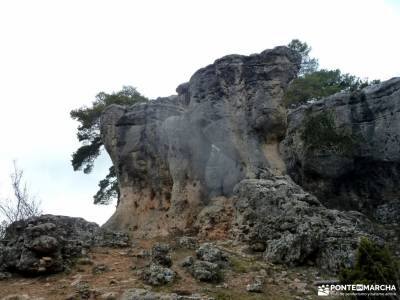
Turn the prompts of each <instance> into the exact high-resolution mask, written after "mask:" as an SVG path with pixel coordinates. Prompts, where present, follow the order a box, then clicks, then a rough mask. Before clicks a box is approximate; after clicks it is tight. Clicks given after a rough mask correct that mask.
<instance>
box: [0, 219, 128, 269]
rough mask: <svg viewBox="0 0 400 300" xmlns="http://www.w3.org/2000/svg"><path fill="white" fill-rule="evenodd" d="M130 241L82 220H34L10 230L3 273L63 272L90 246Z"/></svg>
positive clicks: (2, 250)
mask: <svg viewBox="0 0 400 300" xmlns="http://www.w3.org/2000/svg"><path fill="white" fill-rule="evenodd" d="M126 239H127V235H126V234H123V233H110V232H108V231H104V230H102V229H100V227H99V226H98V225H97V224H96V223H92V222H87V221H85V220H84V219H82V218H72V217H66V216H54V215H42V216H38V217H32V218H29V219H26V220H21V221H17V222H14V223H12V224H11V225H10V226H8V227H7V229H6V235H5V238H4V240H2V241H1V244H0V272H2V271H9V272H17V273H22V274H29V275H40V274H46V273H55V272H60V271H63V270H64V269H65V268H66V267H67V266H69V265H70V264H71V263H72V262H73V259H74V258H76V257H79V256H81V255H82V254H84V253H86V250H87V249H89V248H90V247H92V246H103V245H106V246H109V245H118V246H120V245H122V244H124V243H123V242H126ZM124 245H125V244H124ZM126 245H127V244H126ZM126 245H125V246H126Z"/></svg>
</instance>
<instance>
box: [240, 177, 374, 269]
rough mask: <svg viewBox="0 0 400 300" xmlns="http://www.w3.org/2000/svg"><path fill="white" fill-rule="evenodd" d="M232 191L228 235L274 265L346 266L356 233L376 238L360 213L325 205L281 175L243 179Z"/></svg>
mask: <svg viewBox="0 0 400 300" xmlns="http://www.w3.org/2000/svg"><path fill="white" fill-rule="evenodd" d="M235 192H236V197H235V199H234V203H235V208H236V218H235V223H234V233H236V236H237V238H238V239H239V240H242V241H245V242H247V243H249V244H250V246H252V245H257V250H258V251H263V252H264V257H265V259H267V260H269V261H272V262H274V263H284V264H288V265H300V264H314V263H316V264H317V265H318V266H320V267H321V268H323V269H325V270H326V271H330V272H336V271H338V270H339V268H340V267H341V266H343V265H344V266H351V265H352V263H353V261H354V252H355V250H356V249H357V246H358V242H359V239H360V238H361V237H369V238H371V239H374V240H377V241H378V242H382V240H381V239H380V238H378V237H377V236H376V235H375V234H374V232H375V229H374V228H373V226H372V223H371V222H369V221H368V219H367V218H366V217H365V216H364V215H363V214H361V213H358V212H355V211H353V212H341V211H338V210H332V209H327V208H325V207H324V206H323V205H322V204H321V203H320V202H319V201H318V200H317V198H316V197H314V196H313V195H311V194H309V193H307V192H305V191H304V190H303V189H302V188H301V187H299V186H298V185H296V184H295V183H294V182H293V181H292V180H291V179H290V178H289V177H287V176H284V177H283V176H282V177H275V178H273V179H266V180H257V179H249V180H243V181H242V182H240V183H239V184H238V185H237V186H236V188H235ZM260 245H264V247H263V249H261V248H260Z"/></svg>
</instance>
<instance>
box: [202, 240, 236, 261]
mask: <svg viewBox="0 0 400 300" xmlns="http://www.w3.org/2000/svg"><path fill="white" fill-rule="evenodd" d="M196 256H197V258H198V259H200V260H203V261H208V262H212V263H219V264H221V263H224V262H227V261H228V257H227V256H226V255H225V254H224V253H223V252H222V251H221V250H220V249H218V248H217V247H216V246H215V245H214V244H212V243H204V244H202V245H200V247H199V248H198V249H197V250H196Z"/></svg>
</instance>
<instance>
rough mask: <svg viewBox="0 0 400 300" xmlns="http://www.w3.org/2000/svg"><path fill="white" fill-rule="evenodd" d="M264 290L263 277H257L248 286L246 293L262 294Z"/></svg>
mask: <svg viewBox="0 0 400 300" xmlns="http://www.w3.org/2000/svg"><path fill="white" fill-rule="evenodd" d="M262 290H263V280H262V278H261V277H257V278H255V279H254V281H253V282H251V283H249V284H248V285H247V286H246V291H248V292H250V293H262Z"/></svg>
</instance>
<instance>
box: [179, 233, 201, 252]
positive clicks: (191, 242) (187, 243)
mask: <svg viewBox="0 0 400 300" xmlns="http://www.w3.org/2000/svg"><path fill="white" fill-rule="evenodd" d="M178 245H179V246H180V247H181V248H185V249H189V250H195V249H196V248H197V240H196V239H195V238H194V237H190V236H182V237H179V238H178Z"/></svg>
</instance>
